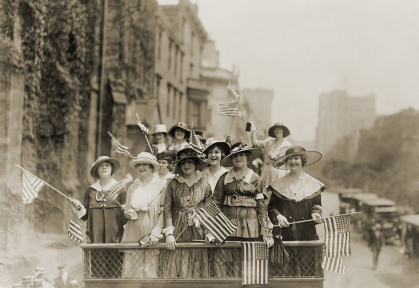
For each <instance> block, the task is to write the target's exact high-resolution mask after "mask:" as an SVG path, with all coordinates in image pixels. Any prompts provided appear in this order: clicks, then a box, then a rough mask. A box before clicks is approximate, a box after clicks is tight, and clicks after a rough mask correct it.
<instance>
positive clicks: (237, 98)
mask: <svg viewBox="0 0 419 288" xmlns="http://www.w3.org/2000/svg"><path fill="white" fill-rule="evenodd" d="M227 89H228V90H230V92H231V93H233V95H234V97H236V100H239V99H240V95H239V93H237V92H236V90H234V87H233V85H232V84H231V82H230V81H229V82H228V85H227Z"/></svg>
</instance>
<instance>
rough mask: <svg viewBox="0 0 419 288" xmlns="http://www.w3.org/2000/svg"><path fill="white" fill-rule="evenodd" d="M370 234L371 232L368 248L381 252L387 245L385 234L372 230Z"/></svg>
mask: <svg viewBox="0 0 419 288" xmlns="http://www.w3.org/2000/svg"><path fill="white" fill-rule="evenodd" d="M368 232H369V239H368V247H370V249H371V250H372V251H380V250H381V248H382V247H383V246H384V245H385V243H386V239H385V237H384V233H383V232H382V231H381V230H377V231H374V230H372V229H370V230H369V231H368ZM375 232H377V233H375ZM377 234H378V235H377Z"/></svg>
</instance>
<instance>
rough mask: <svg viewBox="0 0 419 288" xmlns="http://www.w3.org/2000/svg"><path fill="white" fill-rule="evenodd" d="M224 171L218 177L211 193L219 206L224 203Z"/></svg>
mask: <svg viewBox="0 0 419 288" xmlns="http://www.w3.org/2000/svg"><path fill="white" fill-rule="evenodd" d="M226 173H227V172H226ZM226 173H225V174H223V175H221V176H220V178H218V181H217V184H216V185H215V189H214V194H213V198H214V202H215V204H217V206H218V207H220V208H221V207H222V206H223V204H224V198H225V195H224V179H225V177H226V176H225V175H226Z"/></svg>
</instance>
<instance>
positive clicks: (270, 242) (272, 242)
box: [263, 236, 274, 248]
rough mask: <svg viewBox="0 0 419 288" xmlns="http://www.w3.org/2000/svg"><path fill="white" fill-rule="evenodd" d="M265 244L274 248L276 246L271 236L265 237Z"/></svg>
mask: <svg viewBox="0 0 419 288" xmlns="http://www.w3.org/2000/svg"><path fill="white" fill-rule="evenodd" d="M263 242H265V244H266V245H267V246H268V248H269V247H272V246H273V245H274V238H272V237H269V236H263Z"/></svg>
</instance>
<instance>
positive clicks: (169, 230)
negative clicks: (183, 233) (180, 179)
mask: <svg viewBox="0 0 419 288" xmlns="http://www.w3.org/2000/svg"><path fill="white" fill-rule="evenodd" d="M174 181H176V180H174V179H172V180H171V181H170V182H169V184H168V185H167V189H166V195H165V197H164V210H163V222H164V229H163V233H165V234H166V236H167V235H169V234H172V235H173V231H174V230H175V227H174V226H173V219H172V213H173V184H174V183H175V182H174Z"/></svg>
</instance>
